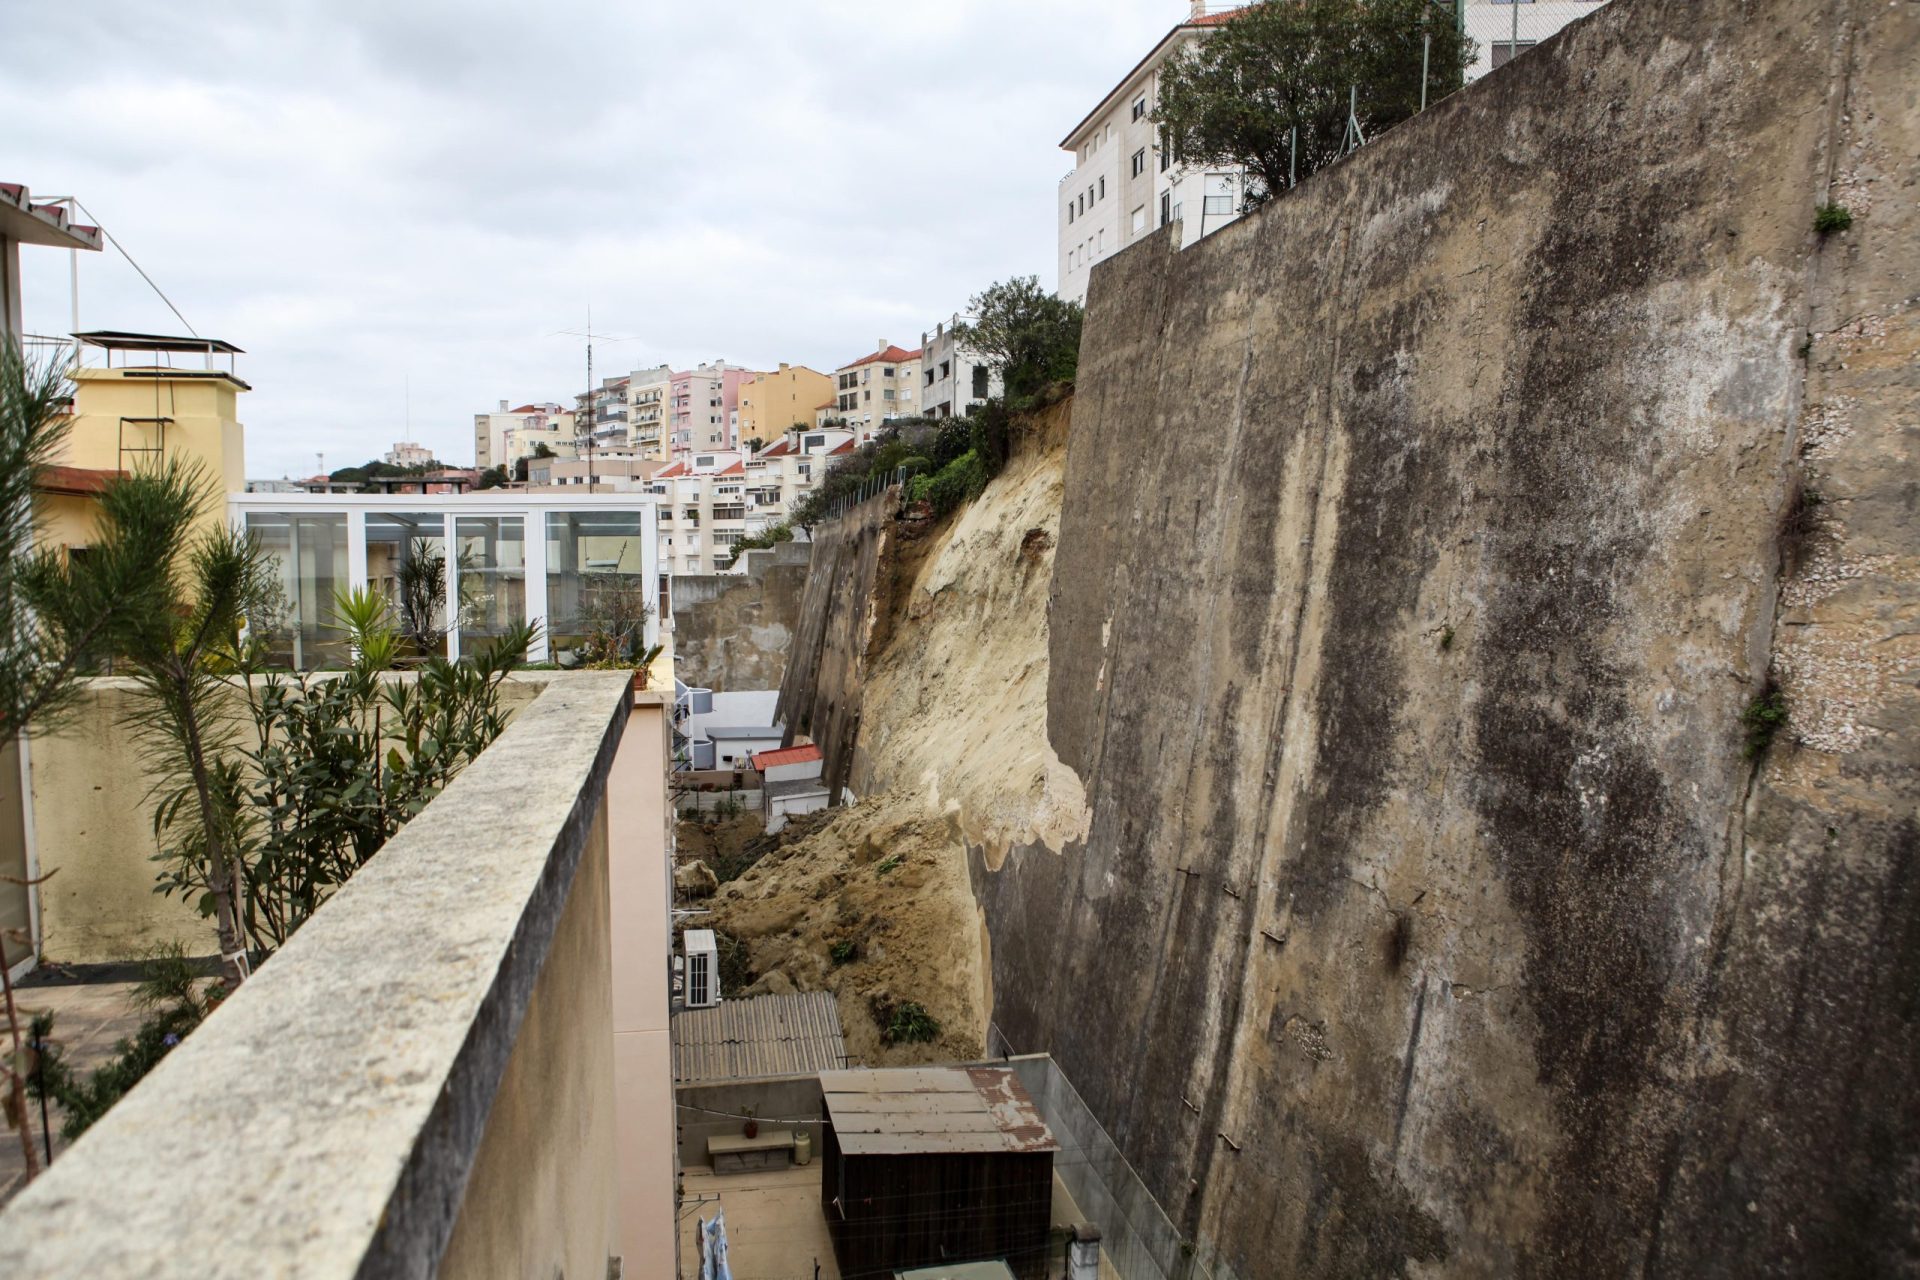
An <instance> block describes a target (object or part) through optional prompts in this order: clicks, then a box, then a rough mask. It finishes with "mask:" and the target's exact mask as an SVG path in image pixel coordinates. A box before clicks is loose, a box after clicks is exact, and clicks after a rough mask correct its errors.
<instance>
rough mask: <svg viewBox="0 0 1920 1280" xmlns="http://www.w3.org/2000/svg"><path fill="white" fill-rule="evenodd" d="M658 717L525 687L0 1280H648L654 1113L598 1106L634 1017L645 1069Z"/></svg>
mask: <svg viewBox="0 0 1920 1280" xmlns="http://www.w3.org/2000/svg"><path fill="white" fill-rule="evenodd" d="M666 711H667V708H666V707H665V706H664V705H663V700H662V699H661V698H660V696H659V695H648V694H641V695H639V696H638V698H637V699H636V697H635V696H634V695H633V694H632V693H631V692H630V691H629V688H628V677H627V675H626V674H625V673H577V674H565V675H556V676H553V677H550V678H549V680H548V683H547V686H546V688H545V690H544V691H543V692H542V693H541V694H540V696H539V697H538V698H536V699H535V700H534V701H533V702H532V703H531V704H530V705H529V706H527V707H526V708H525V709H524V710H523V711H521V712H520V713H519V715H518V716H516V718H515V719H514V721H513V723H512V724H511V726H509V728H508V729H507V731H506V732H505V733H504V734H502V735H501V737H500V738H499V740H498V741H497V742H495V744H494V745H493V746H492V747H491V748H490V749H488V750H487V751H486V752H485V753H484V754H483V755H482V756H481V757H480V758H479V759H478V760H476V761H475V762H474V763H473V764H472V765H471V766H469V767H468V768H467V770H466V771H465V772H464V773H462V774H461V775H460V777H459V778H457V779H456V780H455V781H454V783H453V784H452V785H451V786H450V787H449V788H448V789H447V790H446V792H444V793H443V794H442V795H441V796H440V797H439V798H438V799H437V800H435V801H434V802H433V803H432V804H431V805H429V806H428V807H427V808H426V809H425V810H424V811H422V812H421V814H420V815H419V816H418V817H417V818H415V819H414V820H413V821H412V822H411V823H409V824H408V826H407V827H406V828H405V829H404V830H403V831H402V832H400V834H399V835H397V836H396V837H395V838H394V839H393V840H392V841H391V842H389V844H388V845H387V847H386V848H385V849H383V850H382V851H381V852H380V853H379V854H378V855H377V856H376V857H375V858H374V859H373V860H372V861H371V862H369V863H368V864H367V866H366V867H364V868H363V869H362V870H361V871H360V872H359V874H358V875H356V876H355V877H354V879H353V880H352V881H351V882H350V883H349V884H348V885H347V886H346V887H345V888H343V889H342V890H341V891H340V892H339V894H337V895H336V896H335V897H334V898H333V899H332V900H331V901H330V902H328V903H327V905H326V906H325V907H324V908H322V910H321V911H320V912H319V913H317V914H316V915H315V916H314V918H313V919H312V920H311V921H310V922H309V923H308V924H307V925H306V927H305V928H303V929H302V930H301V931H300V933H299V934H297V935H296V936H295V937H294V938H293V940H292V941H291V942H289V943H288V944H287V946H286V947H284V948H283V949H282V950H281V951H280V952H279V953H278V954H277V955H275V956H274V957H273V958H272V959H271V960H269V961H268V962H267V963H266V964H265V965H263V966H262V967H261V969H260V970H259V971H258V973H257V974H256V975H255V976H254V977H253V979H252V980H251V981H249V982H248V983H246V984H245V985H244V986H243V987H242V988H241V989H240V990H239V991H238V992H237V993H236V994H235V995H234V996H233V997H232V998H231V999H229V1000H228V1001H227V1002H226V1003H225V1004H224V1005H222V1006H221V1007H220V1008H219V1009H218V1010H216V1011H215V1012H214V1014H213V1015H212V1016H211V1017H210V1018H209V1019H208V1020H207V1022H206V1023H205V1024H203V1025H202V1026H201V1027H200V1028H199V1029H198V1030H197V1031H196V1032H194V1034H193V1035H192V1036H190V1037H189V1038H188V1039H187V1041H186V1042H185V1043H184V1044H182V1045H181V1046H180V1047H179V1048H178V1049H176V1050H175V1051H174V1052H173V1053H172V1054H171V1055H170V1056H169V1057H168V1058H167V1059H166V1060H165V1061H163V1062H162V1063H161V1064H160V1066H159V1067H157V1068H156V1069H155V1070H154V1071H153V1073H152V1074H151V1075H149V1076H148V1078H147V1079H146V1080H145V1081H143V1082H142V1083H141V1084H140V1086H139V1087H138V1088H136V1089H135V1090H134V1091H133V1092H132V1093H130V1094H129V1095H128V1096H127V1097H126V1098H125V1099H123V1100H122V1101H121V1102H120V1103H119V1105H118V1106H116V1107H115V1108H114V1109H113V1111H112V1112H110V1113H109V1114H108V1115H107V1116H106V1117H105V1118H104V1119H103V1120H101V1121H100V1122H99V1123H98V1124H97V1125H95V1126H94V1127H93V1129H92V1130H90V1131H89V1132H88V1133H87V1134H86V1135H85V1136H84V1137H83V1138H82V1139H81V1140H80V1141H79V1142H78V1143H77V1144H76V1145H75V1146H74V1147H73V1148H72V1149H71V1150H70V1151H68V1152H67V1153H66V1154H65V1155H63V1156H62V1157H61V1159H60V1160H59V1161H58V1162H57V1163H56V1164H55V1165H54V1166H53V1168H52V1169H51V1170H49V1171H48V1172H47V1173H45V1174H43V1175H42V1176H41V1178H40V1179H39V1180H38V1181H36V1182H35V1183H34V1184H32V1185H31V1186H30V1187H29V1188H27V1190H26V1191H25V1192H23V1193H22V1194H21V1195H20V1196H19V1197H18V1198H17V1199H16V1200H15V1201H14V1202H13V1204H12V1205H11V1206H10V1207H9V1208H8V1209H7V1210H6V1212H5V1213H4V1214H0V1275H5V1276H7V1277H8V1278H9V1280H29V1278H33V1277H68V1276H89V1277H97V1278H104V1277H118V1276H142V1277H174V1276H179V1277H186V1276H193V1277H228V1276H231V1277H236V1278H238V1277H246V1278H248V1280H254V1278H256V1277H262V1276H302V1277H308V1276H311V1277H333V1276H339V1277H348V1276H368V1277H372V1276H434V1275H445V1276H509V1275H511V1276H538V1277H541V1278H542V1280H545V1278H546V1277H554V1276H565V1277H569V1278H570V1280H583V1278H591V1280H599V1278H600V1277H602V1276H605V1275H608V1274H609V1273H610V1263H611V1262H612V1261H613V1260H614V1259H617V1258H621V1257H622V1256H623V1253H625V1252H629V1251H640V1252H644V1253H645V1254H646V1255H647V1256H646V1257H634V1258H631V1259H628V1260H627V1265H626V1266H625V1274H626V1275H627V1276H629V1277H631V1276H635V1275H650V1274H659V1275H667V1274H671V1270H672V1256H671V1254H672V1245H671V1240H672V1214H673V1206H672V1200H671V1180H672V1127H671V1126H672V1115H671V1093H670V1084H669V1083H668V1080H667V1077H665V1076H664V1075H663V1076H662V1077H661V1079H660V1080H659V1081H658V1082H654V1081H651V1080H649V1079H647V1078H645V1076H644V1073H643V1074H642V1075H641V1076H638V1077H636V1076H635V1075H634V1073H633V1072H631V1071H630V1070H628V1069H626V1068H624V1067H623V1070H622V1076H623V1077H625V1078H624V1079H623V1082H622V1084H621V1085H620V1086H618V1087H617V1086H616V1082H615V1081H616V1073H615V1055H616V1023H618V1024H619V1028H618V1029H619V1030H621V1031H623V1032H631V1033H633V1034H634V1035H636V1036H640V1037H642V1038H644V1037H648V1036H651V1035H652V1034H653V1029H652V1028H651V1026H650V1023H651V1021H652V1017H651V1010H652V1006H653V1005H654V1004H655V1003H656V1001H655V1000H654V999H653V996H652V993H653V989H654V988H655V987H657V988H658V989H659V990H658V999H657V1004H658V1005H659V1015H660V1016H659V1023H660V1027H659V1029H658V1034H659V1036H660V1037H661V1038H662V1042H663V1043H664V1035H665V1031H664V1028H665V1016H664V1006H665V946H664V941H665V938H666V936H667V932H668V931H667V928H666V912H667V909H668V900H667V897H666V888H665V884H666V862H667V858H666V827H665V822H666V818H665V814H666V804H665V785H664V780H665V767H666V743H667V731H666ZM610 780H617V781H616V782H614V784H613V785H610ZM656 792H657V793H658V794H655V793H656ZM615 903H619V904H620V905H619V907H618V908H617V910H618V911H620V912H626V913H631V914H633V915H635V916H644V917H646V919H645V920H643V921H638V922H629V921H628V920H626V919H624V918H622V919H620V921H619V923H617V924H616V923H615V920H616V914H615V913H616V907H615V905H614V904H615ZM654 917H657V919H656V918H654ZM630 923H634V924H635V925H636V927H632V928H630V927H629V924H630ZM617 938H618V940H617ZM635 938H644V939H646V940H647V941H646V944H645V945H644V946H643V947H636V946H635V945H634V942H633V940H634V939H635ZM616 958H618V962H619V963H620V965H621V973H620V976H619V979H618V981H616V976H615V971H614V970H615V963H616ZM617 1009H625V1010H633V1009H641V1010H643V1015H630V1014H629V1013H624V1012H623V1013H621V1014H620V1016H619V1017H618V1018H616V1010H617ZM629 1024H631V1025H629ZM663 1056H664V1055H663ZM656 1085H657V1087H656ZM623 1091H624V1092H623ZM626 1148H631V1149H626ZM623 1179H624V1184H625V1185H624V1186H623ZM662 1188H664V1190H665V1194H660V1190H661V1189H662ZM623 1199H624V1201H625V1203H626V1204H628V1205H629V1206H631V1208H630V1209H627V1210H623V1208H622V1207H621V1206H622V1203H623ZM623 1233H624V1234H625V1236H626V1238H627V1239H628V1240H629V1241H630V1242H631V1243H630V1244H628V1245H624V1246H623V1244H622V1243H621V1240H622V1235H623Z"/></svg>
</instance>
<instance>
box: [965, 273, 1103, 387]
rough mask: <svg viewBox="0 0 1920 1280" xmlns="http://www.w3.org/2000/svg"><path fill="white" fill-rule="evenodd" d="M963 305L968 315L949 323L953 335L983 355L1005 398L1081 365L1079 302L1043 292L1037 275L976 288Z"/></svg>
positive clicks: (1064, 377)
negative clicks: (998, 375) (979, 289)
mask: <svg viewBox="0 0 1920 1280" xmlns="http://www.w3.org/2000/svg"><path fill="white" fill-rule="evenodd" d="M967 306H968V309H969V310H970V311H971V312H972V314H973V318H972V319H970V320H963V321H961V322H960V323H959V324H956V325H954V327H953V338H954V341H955V342H956V343H958V344H959V345H960V346H962V347H965V348H967V349H969V350H971V351H974V352H977V353H978V354H980V355H982V356H985V357H986V359H987V363H988V364H989V365H991V366H993V368H994V369H995V371H997V372H998V373H999V374H1000V379H1001V382H1002V384H1003V385H1004V386H1005V388H1006V398H1007V400H1008V402H1009V403H1010V404H1013V405H1019V404H1020V403H1021V402H1022V401H1024V400H1027V399H1030V398H1031V397H1032V396H1034V395H1035V394H1037V393H1038V392H1039V391H1040V390H1041V389H1042V388H1043V387H1045V386H1046V385H1047V384H1048V383H1050V382H1071V381H1073V377H1074V374H1075V373H1076V372H1078V370H1079V366H1080V319H1081V312H1080V304H1079V303H1077V302H1065V301H1062V300H1061V299H1059V298H1057V297H1055V296H1054V295H1052V294H1050V293H1048V292H1047V291H1046V290H1044V289H1042V288H1041V287H1040V280H1039V278H1038V277H1036V276H1015V277H1014V278H1013V279H1011V280H1003V281H1001V282H1000V283H999V284H996V285H992V286H990V287H988V288H987V289H985V290H982V291H981V292H980V293H977V294H975V295H974V296H973V299H972V301H970V302H969V303H968V304H967Z"/></svg>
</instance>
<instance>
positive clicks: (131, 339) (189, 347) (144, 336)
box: [73, 329, 246, 356]
mask: <svg viewBox="0 0 1920 1280" xmlns="http://www.w3.org/2000/svg"><path fill="white" fill-rule="evenodd" d="M73 336H74V337H75V338H76V339H78V340H79V341H80V342H82V343H85V344H86V345H87V346H89V347H101V348H104V349H105V350H108V351H203V352H204V351H211V352H213V353H214V354H216V355H223V356H243V355H245V354H246V352H244V351H242V350H241V349H240V348H239V347H236V346H234V345H233V344H232V343H231V342H223V341H221V340H220V339H219V338H193V337H187V338H182V337H179V336H177V335H174V334H165V333H129V332H127V331H126V330H124V329H94V330H91V331H90V332H87V333H76V334H74V335H73Z"/></svg>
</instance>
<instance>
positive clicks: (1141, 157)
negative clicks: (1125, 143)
mask: <svg viewBox="0 0 1920 1280" xmlns="http://www.w3.org/2000/svg"><path fill="white" fill-rule="evenodd" d="M1146 171H1147V149H1146V148H1145V147H1142V148H1140V149H1139V150H1138V151H1136V152H1134V153H1133V176H1134V177H1136V178H1137V177H1139V176H1140V175H1141V174H1143V173H1145V172H1146Z"/></svg>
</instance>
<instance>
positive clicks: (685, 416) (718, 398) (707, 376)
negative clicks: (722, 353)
mask: <svg viewBox="0 0 1920 1280" xmlns="http://www.w3.org/2000/svg"><path fill="white" fill-rule="evenodd" d="M755 376H757V375H756V374H755V372H754V371H753V370H751V369H747V368H744V367H742V366H741V365H737V364H728V363H727V362H726V361H724V360H715V361H712V362H711V363H708V364H703V365H700V366H699V367H697V368H694V369H689V370H687V371H685V372H684V373H675V374H674V375H673V377H672V379H671V381H670V383H669V387H668V396H667V430H668V434H669V439H670V444H671V452H672V455H673V456H674V457H675V458H683V457H686V456H688V455H690V454H693V453H695V452H703V453H704V452H707V451H710V450H714V449H733V448H737V447H738V446H739V443H740V436H739V427H740V387H741V384H742V383H744V382H746V380H747V379H749V378H752V377H755Z"/></svg>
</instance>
